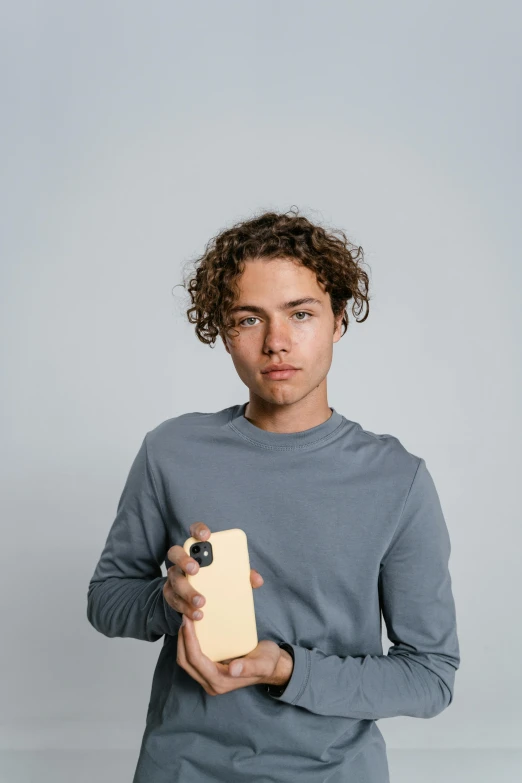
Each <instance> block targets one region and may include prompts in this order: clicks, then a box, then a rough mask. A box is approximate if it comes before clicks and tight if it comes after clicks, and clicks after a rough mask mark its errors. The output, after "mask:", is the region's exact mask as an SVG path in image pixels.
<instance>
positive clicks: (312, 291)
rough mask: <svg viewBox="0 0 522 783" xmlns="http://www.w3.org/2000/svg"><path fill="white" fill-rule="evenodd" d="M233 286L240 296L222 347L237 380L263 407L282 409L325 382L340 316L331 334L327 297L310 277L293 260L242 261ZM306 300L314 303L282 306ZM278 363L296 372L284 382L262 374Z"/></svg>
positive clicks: (308, 270) (340, 320)
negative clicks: (230, 327) (235, 283)
mask: <svg viewBox="0 0 522 783" xmlns="http://www.w3.org/2000/svg"><path fill="white" fill-rule="evenodd" d="M237 282H238V286H239V290H240V295H239V298H238V299H237V301H236V302H235V305H234V312H233V313H232V314H231V317H232V318H233V328H232V329H231V330H230V331H229V334H228V335H227V337H226V339H225V340H224V344H225V348H226V350H227V352H228V353H230V355H231V356H232V361H233V362H234V366H235V368H236V371H237V373H238V375H239V377H240V378H241V380H242V381H243V382H244V383H245V385H246V386H247V387H248V388H249V389H250V391H251V392H252V393H254V394H256V395H257V396H259V397H261V398H262V399H264V400H266V402H268V403H272V404H276V405H277V404H282V405H287V404H290V403H294V402H297V401H298V400H301V399H303V398H304V397H306V396H307V395H308V394H309V393H310V392H312V391H314V390H315V389H316V388H317V387H318V386H319V385H320V384H321V383H322V381H323V380H324V379H325V378H326V375H327V373H328V371H329V369H330V365H331V362H332V353H333V343H336V342H337V341H338V340H339V339H340V337H341V326H342V316H340V317H339V318H338V321H337V324H336V325H335V329H334V316H333V312H332V307H331V304H330V296H329V294H327V293H325V291H324V289H323V287H322V285H320V284H319V283H318V281H317V278H316V276H315V274H314V272H312V271H311V270H310V269H308V268H307V267H305V266H302V265H301V264H300V263H299V262H296V261H292V260H289V259H282V258H277V259H270V260H268V259H255V260H253V261H247V262H246V264H245V270H244V272H243V274H242V275H241V277H240V278H239V279H238V281H237ZM309 297H311V298H313V299H315V300H317V302H304V303H302V304H295V305H292V306H290V307H286V306H285V304H286V303H287V302H291V301H295V300H298V299H302V298H309ZM236 308H237V309H236ZM237 332H239V334H237ZM281 363H285V364H291V365H293V366H294V367H296V368H298V369H297V372H294V373H292V374H291V375H290V377H288V378H285V379H282V378H274V377H271V376H269V375H268V374H264V373H263V370H264V369H265V368H266V367H267V366H268V365H269V364H281Z"/></svg>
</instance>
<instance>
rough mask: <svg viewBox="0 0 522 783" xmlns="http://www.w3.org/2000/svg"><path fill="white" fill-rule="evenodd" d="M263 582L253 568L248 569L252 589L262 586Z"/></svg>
mask: <svg viewBox="0 0 522 783" xmlns="http://www.w3.org/2000/svg"><path fill="white" fill-rule="evenodd" d="M264 582H265V580H264V579H263V577H262V576H261V574H260V573H259V571H256V569H255V568H251V569H250V584H251V585H252V587H261V585H263V584H264Z"/></svg>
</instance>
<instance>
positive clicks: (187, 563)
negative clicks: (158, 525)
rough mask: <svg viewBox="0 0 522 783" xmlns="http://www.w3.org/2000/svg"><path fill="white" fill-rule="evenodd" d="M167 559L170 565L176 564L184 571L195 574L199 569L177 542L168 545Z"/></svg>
mask: <svg viewBox="0 0 522 783" xmlns="http://www.w3.org/2000/svg"><path fill="white" fill-rule="evenodd" d="M167 560H169V561H170V562H171V563H172V565H177V566H178V567H179V568H180V569H181V570H182V571H184V572H185V573H189V574H196V573H197V572H198V570H199V564H198V563H197V561H196V560H194V558H193V557H191V556H190V555H188V554H187V553H186V552H185V550H184V549H183V547H182V546H180V545H179V544H175V546H171V547H170V549H169V550H168V552H167ZM169 568H170V566H169Z"/></svg>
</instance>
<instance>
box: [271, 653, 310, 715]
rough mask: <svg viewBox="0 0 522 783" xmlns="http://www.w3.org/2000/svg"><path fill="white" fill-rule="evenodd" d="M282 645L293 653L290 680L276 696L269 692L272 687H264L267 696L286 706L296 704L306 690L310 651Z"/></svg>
mask: <svg viewBox="0 0 522 783" xmlns="http://www.w3.org/2000/svg"><path fill="white" fill-rule="evenodd" d="M284 644H285V645H287V646H288V647H290V648H291V649H292V652H293V658H294V669H293V671H292V674H291V676H290V679H289V680H288V682H287V684H286V686H285V688H284V690H283V692H282V693H281V694H280V695H276V693H274V692H272V691H270V690H269V688H271V687H272V686H266V688H265V690H266V692H267V693H268V694H269V696H271V697H272V698H273V699H277V701H284V702H286V703H287V704H296V703H297V700H298V699H299V698H300V697H301V694H302V693H303V691H304V689H305V688H306V685H307V683H308V678H309V677H310V665H311V660H310V650H308V649H307V648H306V647H299V645H297V644H289V643H286V642H285V643H284ZM280 646H282V645H280Z"/></svg>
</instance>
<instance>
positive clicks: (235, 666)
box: [230, 663, 243, 677]
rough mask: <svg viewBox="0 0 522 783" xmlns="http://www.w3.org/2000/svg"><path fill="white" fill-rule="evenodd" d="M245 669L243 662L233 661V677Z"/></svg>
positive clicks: (231, 668)
mask: <svg viewBox="0 0 522 783" xmlns="http://www.w3.org/2000/svg"><path fill="white" fill-rule="evenodd" d="M242 671H243V664H242V663H233V664H232V665H231V667H230V674H231V675H232V676H233V677H237V676H238V675H239V674H241V672H242Z"/></svg>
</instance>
